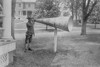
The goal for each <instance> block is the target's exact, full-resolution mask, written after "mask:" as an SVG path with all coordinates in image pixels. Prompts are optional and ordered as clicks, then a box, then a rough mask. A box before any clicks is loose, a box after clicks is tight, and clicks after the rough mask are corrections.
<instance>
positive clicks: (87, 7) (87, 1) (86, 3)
mask: <svg viewBox="0 0 100 67" xmlns="http://www.w3.org/2000/svg"><path fill="white" fill-rule="evenodd" d="M97 2H98V1H97V0H82V29H81V35H86V24H87V20H88V17H89V16H90V15H91V13H92V11H93V9H94V7H95V5H96V4H97Z"/></svg>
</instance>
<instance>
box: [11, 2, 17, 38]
mask: <svg viewBox="0 0 100 67" xmlns="http://www.w3.org/2000/svg"><path fill="white" fill-rule="evenodd" d="M15 6H16V0H12V21H11V36H12V37H13V39H15V36H14V14H15Z"/></svg>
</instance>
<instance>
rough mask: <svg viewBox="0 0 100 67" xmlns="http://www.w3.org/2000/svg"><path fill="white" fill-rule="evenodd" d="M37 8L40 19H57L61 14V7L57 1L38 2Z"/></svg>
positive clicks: (38, 0) (40, 0)
mask: <svg viewBox="0 0 100 67" xmlns="http://www.w3.org/2000/svg"><path fill="white" fill-rule="evenodd" d="M35 8H36V9H37V11H36V14H37V13H38V15H39V17H48V18H50V17H57V16H59V14H60V10H59V5H58V2H57V1H56V0H37V2H36V5H35Z"/></svg>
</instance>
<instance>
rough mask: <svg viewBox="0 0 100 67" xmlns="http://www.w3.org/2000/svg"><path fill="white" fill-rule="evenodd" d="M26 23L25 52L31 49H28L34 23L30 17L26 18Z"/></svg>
mask: <svg viewBox="0 0 100 67" xmlns="http://www.w3.org/2000/svg"><path fill="white" fill-rule="evenodd" d="M27 19H28V22H27V23H26V27H27V31H26V38H25V51H26V50H30V51H32V49H31V48H30V43H31V42H32V35H33V34H34V28H33V24H34V22H35V21H32V18H31V17H28V18H27Z"/></svg>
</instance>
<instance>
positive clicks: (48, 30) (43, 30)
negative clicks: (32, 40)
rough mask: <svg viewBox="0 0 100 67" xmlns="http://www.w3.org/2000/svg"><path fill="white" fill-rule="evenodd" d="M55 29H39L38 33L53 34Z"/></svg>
mask: <svg viewBox="0 0 100 67" xmlns="http://www.w3.org/2000/svg"><path fill="white" fill-rule="evenodd" d="M54 30H55V29H47V30H46V29H39V30H38V31H42V32H46V31H47V32H54ZM58 31H61V30H60V29H58Z"/></svg>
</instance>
